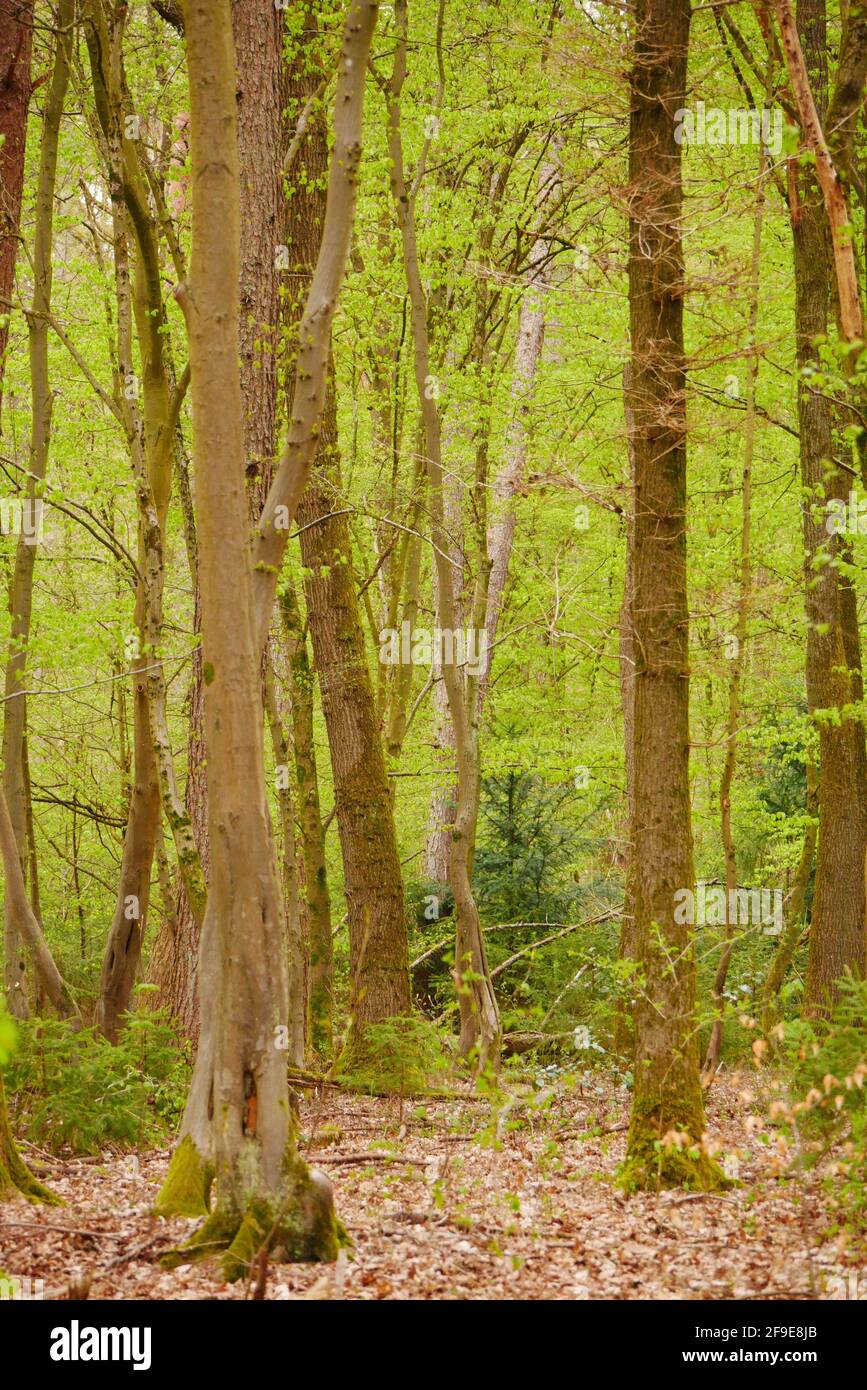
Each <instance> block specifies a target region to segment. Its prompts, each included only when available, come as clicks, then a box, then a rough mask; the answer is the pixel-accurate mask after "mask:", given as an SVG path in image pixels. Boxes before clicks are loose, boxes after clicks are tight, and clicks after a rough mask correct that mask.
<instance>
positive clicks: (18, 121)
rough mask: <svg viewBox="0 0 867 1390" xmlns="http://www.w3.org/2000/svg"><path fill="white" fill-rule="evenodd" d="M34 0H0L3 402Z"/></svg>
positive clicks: (0, 369) (0, 381)
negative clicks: (4, 363) (4, 366)
mask: <svg viewBox="0 0 867 1390" xmlns="http://www.w3.org/2000/svg"><path fill="white" fill-rule="evenodd" d="M33 5H34V0H0V405H2V398H3V397H2V393H3V361H4V358H5V356H6V346H7V343H8V341H9V314H10V311H11V309H12V287H13V284H14V282H15V261H16V259H17V257H18V228H19V224H20V221H21V191H22V188H23V186H24V147H25V143H26V139H27V107H28V105H29V102H30V59H31V55H32V50H33Z"/></svg>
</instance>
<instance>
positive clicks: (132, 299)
mask: <svg viewBox="0 0 867 1390" xmlns="http://www.w3.org/2000/svg"><path fill="white" fill-rule="evenodd" d="M126 20H127V12H126V10H124V9H122V10H117V11H115V10H114V9H112V8H109V7H108V6H107V5H106V3H105V0H89V2H88V4H87V6H86V38H87V46H88V53H89V57H90V69H91V74H92V78H93V87H94V98H95V104H96V110H97V115H98V119H99V124H100V128H101V131H102V136H103V140H104V146H105V151H106V158H107V160H108V165H109V170H108V173H109V181H110V192H111V203H112V217H113V241H114V267H115V288H116V296H117V316H118V359H119V360H118V369H119V380H120V382H122V383H124V384H128V383H130V382H131V381H136V377H135V374H134V371H133V351H132V322H133V319H134V321H135V328H136V334H137V337H138V340H139V346H140V353H141V378H142V379H141V407H139V403H138V396H137V394H136V393H135V392H132V393H131V392H128V391H120V392H119V409H120V412H121V417H122V421H123V425H124V428H125V431H126V435H127V441H128V445H129V449H130V457H131V462H132V466H133V473H134V476H135V481H136V500H137V503H138V506H139V526H138V569H139V574H140V578H139V582H138V585H137V589H136V602H135V630H136V634H137V645H136V649H135V651H134V654H133V655H132V657H131V660H130V674H131V677H132V684H133V777H134V780H133V787H132V795H131V797H130V805H129V812H128V817H127V826H126V833H125V836H124V846H123V855H122V857H121V867H120V879H119V883H118V893H117V901H116V905H115V910H114V916H113V918H112V922H111V926H110V928H109V933H108V940H107V943H106V948H105V954H104V957H103V965H102V974H101V978H100V992H99V1001H98V1004H97V1010H96V1021H97V1026H98V1027H99V1029H100V1031H101V1032H102V1033H103V1035H104V1036H105V1037H106V1038H108V1039H109V1041H112V1042H113V1041H116V1039H117V1036H118V1033H119V1031H120V1028H121V1026H122V1020H123V1015H124V1014H125V1013H126V1011H127V1010H128V1009H129V1005H130V999H131V996H132V990H133V986H134V984H135V978H136V972H137V970H138V963H139V959H140V957H141V951H142V944H143V941H144V933H145V927H146V923H147V913H148V905H149V900H150V880H151V869H152V866H153V859H154V852H155V849H156V837H157V829H158V826H159V817H160V779H159V767H158V763H157V757H156V754H155V745H154V725H153V721H152V710H151V700H150V698H149V679H148V668H149V667H150V666H153V665H154V664H155V662H156V659H157V654H158V653H157V650H156V648H157V647H158V644H159V633H160V628H161V622H162V612H161V609H162V602H161V597H162V582H163V574H162V536H163V535H164V534H165V527H166V519H167V516H168V505H169V497H170V493H171V474H172V451H173V441H174V432H175V424H176V415H173V409H174V407H173V403H172V399H171V394H170V388H169V380H168V373H167V366H166V357H165V335H166V331H167V323H166V313H165V305H164V303H163V298H162V281H161V272H160V259H159V240H158V230H157V226H156V222H155V219H154V217H153V216H152V215H151V212H150V209H149V204H148V196H147V181H146V176H145V172H144V170H143V167H142V164H141V159H142V156H141V153H140V151H139V149H138V148H137V142H136V141H135V140H130V139H126V138H124V129H123V111H124V93H125V76H124V72H123V56H122V49H123V34H124V25H125V23H126ZM130 237H131V238H132V239H133V241H134V245H135V250H136V258H135V273H134V278H132V279H131V276H130V267H129V259H128V257H129V249H128V240H129V238H130ZM160 674H161V673H160ZM150 689H151V690H153V684H151V686H150ZM172 830H173V832H174V831H175V826H174V825H173V826H172Z"/></svg>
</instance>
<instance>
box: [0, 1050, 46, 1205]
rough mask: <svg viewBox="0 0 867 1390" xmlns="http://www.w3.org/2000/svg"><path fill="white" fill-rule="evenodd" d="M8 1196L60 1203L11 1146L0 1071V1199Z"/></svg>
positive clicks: (13, 1144) (0, 1200)
mask: <svg viewBox="0 0 867 1390" xmlns="http://www.w3.org/2000/svg"><path fill="white" fill-rule="evenodd" d="M11 1197H26V1198H27V1201H28V1202H43V1203H45V1205H46V1206H59V1205H60V1198H59V1197H55V1195H54V1193H53V1192H50V1191H49V1189H48V1188H47V1187H44V1186H43V1184H42V1183H41V1182H40V1181H39V1179H38V1178H35V1177H34V1176H33V1174H32V1173H31V1172H30V1169H29V1168H28V1167H27V1165H26V1164H25V1162H24V1160H23V1159H22V1157H21V1155H20V1154H19V1152H18V1150H17V1148H16V1147H15V1140H14V1139H13V1137H12V1127H11V1125H10V1124H9V1111H8V1109H7V1107H6V1089H5V1087H4V1085H3V1073H2V1071H0V1202H6V1201H8V1200H9V1199H10V1198H11Z"/></svg>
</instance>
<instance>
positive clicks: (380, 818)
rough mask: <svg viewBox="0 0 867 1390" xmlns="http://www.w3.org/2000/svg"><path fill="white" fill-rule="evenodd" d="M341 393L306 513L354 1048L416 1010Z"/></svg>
mask: <svg viewBox="0 0 867 1390" xmlns="http://www.w3.org/2000/svg"><path fill="white" fill-rule="evenodd" d="M339 495H340V483H339V463H338V448H337V420H336V402H335V399H334V396H333V394H331V393H330V392H329V396H328V400H327V402H326V407H325V415H324V418H323V420H322V426H321V431H320V443H319V454H318V456H317V463H316V470H315V472H314V476H313V478H312V479H311V481H310V484H309V485H308V488H307V491H306V492H305V494H304V497H303V499H302V502H301V506H300V508H299V512H298V519H299V522H300V524H301V527H302V528H303V529H302V531H301V559H302V562H303V564H304V568H305V577H304V594H305V598H306V601H307V614H308V620H309V623H310V635H311V639H312V642H313V661H314V665H315V669H316V674H317V677H318V680H319V689H320V691H321V694H322V711H323V714H324V716H325V724H326V728H327V730H328V747H329V751H330V754H331V768H332V772H333V776H334V797H335V807H336V812H337V828H338V832H339V834H340V848H341V853H342V856H343V870H344V885H345V892H346V905H347V908H348V911H349V973H350V1000H349V1012H350V1016H351V1024H350V1038H349V1055H351V1054H352V1053H353V1051H355V1050H356V1046H357V1045H359V1044H361V1043H362V1041H363V1035H364V1029H365V1027H366V1026H367V1025H369V1024H376V1023H382V1022H384V1021H385V1019H387V1018H392V1017H395V1016H397V1015H402V1014H408V1013H410V1011H411V998H410V985H409V947H408V944H407V935H406V918H405V912H404V899H403V881H402V877H401V870H400V859H399V856H398V852H397V839H396V836H395V828H394V808H393V804H392V797H391V792H390V790H389V785H388V777H387V776H386V771H385V759H384V757H383V752H382V740H381V737H380V730H379V722H378V720H377V716H376V705H375V701H374V694H373V687H372V685H371V682H370V673H369V670H368V666H367V655H366V652H365V646H364V633H363V629H362V626H361V619H360V617H359V612H358V599H357V596H356V591H355V576H354V573H353V568H352V545H351V538H350V535H349V527H348V525H347V524H346V517H345V516H334V515H332V513H333V512H335V511H337V510H338V509H339V506H340V503H339V502H338V501H337V498H338V497H339Z"/></svg>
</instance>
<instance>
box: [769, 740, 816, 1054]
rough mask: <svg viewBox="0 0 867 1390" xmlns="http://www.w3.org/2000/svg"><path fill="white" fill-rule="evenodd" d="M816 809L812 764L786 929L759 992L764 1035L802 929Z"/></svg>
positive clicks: (814, 775) (812, 851)
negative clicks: (804, 826) (804, 821)
mask: <svg viewBox="0 0 867 1390" xmlns="http://www.w3.org/2000/svg"><path fill="white" fill-rule="evenodd" d="M818 809H819V778H818V775H817V771H816V767H815V764H814V763H808V764H807V816H808V818H809V819H808V821H807V826H806V829H805V830H804V840H803V843H802V845H801V857H800V859H799V860H798V867H797V869H796V870H795V879H794V883H793V884H792V895H791V897H790V899H789V904H788V909H787V913H786V927H785V931H784V932H783V934H782V936H781V937H780V940H779V942H778V943H777V949H776V951H775V952H774V958H773V960H772V961H771V965H770V969H769V970H768V974H767V978H766V979H765V984H764V988H763V990H762V1032H763V1033H764V1034H765V1036H767V1035H768V1034H769V1033H770V1031H771V1029H772V1028H773V1026H774V1023H775V1021H776V1014H777V1004H778V997H779V993H780V990H781V989H782V987H783V984H784V983H785V979H786V976H787V975H788V973H789V968H790V966H791V964H792V961H793V959H794V956H795V951H796V950H797V947H798V942H799V941H800V939H801V935H802V933H803V930H804V912H805V909H806V903H807V889H808V888H809V886H810V874H811V873H812V870H813V861H814V859H815V857H816V839H817V833H818V825H817V817H816V813H817V811H818Z"/></svg>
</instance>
